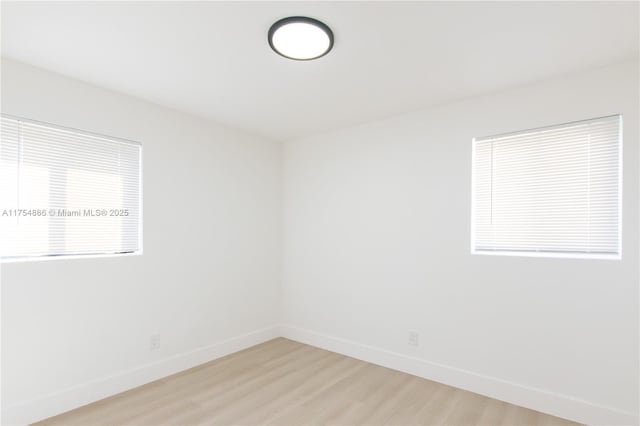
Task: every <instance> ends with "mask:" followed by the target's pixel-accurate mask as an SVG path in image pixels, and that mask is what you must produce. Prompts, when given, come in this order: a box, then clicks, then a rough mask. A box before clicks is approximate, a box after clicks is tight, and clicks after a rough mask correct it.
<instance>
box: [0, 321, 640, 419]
mask: <svg viewBox="0 0 640 426" xmlns="http://www.w3.org/2000/svg"><path fill="white" fill-rule="evenodd" d="M279 336H282V337H286V338H288V339H291V340H295V341H298V342H301V343H306V344H308V345H312V346H316V347H319V348H322V349H326V350H330V351H333V352H337V353H340V354H343V355H347V356H350V357H353V358H357V359H361V360H363V361H367V362H370V363H373V364H377V365H381V366H384V367H388V368H392V369H394V370H398V371H403V372H405V373H409V374H413V375H415V376H418V377H423V378H425V379H429V380H434V381H436V382H440V383H444V384H447V385H450V386H454V387H457V388H461V389H465V390H468V391H471V392H475V393H478V394H482V395H486V396H489V397H491V398H495V399H499V400H502V401H506V402H509V403H512V404H516V405H520V406H523V407H527V408H531V409H533V410H537V411H541V412H544V413H548V414H552V415H555V416H558V417H563V418H566V419H570V420H574V421H577V422H580V423H585V424H590V425H625V426H628V425H638V424H639V423H640V419H639V418H638V416H637V415H635V414H634V413H630V412H625V411H622V410H618V409H615V408H612V407H603V406H601V405H598V404H594V403H591V402H589V401H584V400H581V399H578V398H573V397H570V396H567V395H561V394H557V393H553V392H549V391H546V390H542V389H536V388H532V387H528V386H524V385H520V384H517V383H512V382H507V381H505V380H500V379H497V378H495V377H489V376H485V375H482V374H477V373H474V372H471V371H466V370H462V369H459V368H455V367H451V366H448V365H443V364H438V363H434V362H430V361H427V360H424V359H420V358H415V357H411V356H407V355H403V354H400V353H397V352H391V351H388V350H385V349H381V348H377V347H372V346H368V345H363V344H361V343H357V342H354V341H350V340H346V339H341V338H338V337H333V336H328V335H325V334H321V333H317V332H314V331H310V330H305V329H301V328H297V327H293V326H290V325H282V326H280V327H277V326H273V327H268V328H264V329H261V330H256V331H253V332H251V333H247V334H244V335H241V336H237V337H234V338H231V339H227V340H224V341H222V342H218V343H215V344H212V345H210V346H206V347H203V348H200V349H196V350H194V351H191V352H186V353H182V354H179V355H175V356H173V357H170V358H166V359H163V360H160V361H157V362H154V363H151V364H147V365H144V366H141V367H139V368H136V369H132V370H128V371H123V372H120V373H118V374H114V375H112V376H108V377H102V378H100V379H96V380H94V381H91V382H88V383H84V384H82V385H78V386H75V387H73V388H69V389H65V390H62V391H60V392H56V393H54V394H50V395H46V396H43V397H41V398H37V399H33V400H30V401H26V402H23V403H20V404H17V405H13V406H10V407H3V410H2V412H1V414H0V417H1V418H2V422H1V424H2V425H7V426H9V425H11V426H14V425H26V424H29V423H33V422H36V421H39V420H43V419H45V418H48V417H51V416H55V415H57V414H60V413H63V412H65V411H68V410H72V409H74V408H78V407H81V406H83V405H86V404H89V403H91V402H95V401H98V400H100V399H104V398H107V397H109V396H112V395H115V394H117V393H120V392H123V391H126V390H129V389H132V388H135V387H138V386H141V385H143V384H146V383H149V382H152V381H154V380H158V379H161V378H163V377H166V376H169V375H171V374H175V373H177V372H180V371H183V370H187V369H189V368H191V367H195V366H196V365H200V364H203V363H205V362H208V361H211V360H214V359H217V358H220V357H223V356H225V355H229V354H231V353H234V352H237V351H239V350H242V349H246V348H248V347H251V346H254V345H257V344H259V343H262V342H266V341H267V340H271V339H274V338H276V337H279Z"/></svg>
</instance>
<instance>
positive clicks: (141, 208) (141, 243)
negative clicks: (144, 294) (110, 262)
mask: <svg viewBox="0 0 640 426" xmlns="http://www.w3.org/2000/svg"><path fill="white" fill-rule="evenodd" d="M0 116H1V117H2V118H7V119H10V120H16V121H19V122H24V123H31V124H34V125H38V126H44V127H49V128H52V129H56V130H62V131H66V132H72V133H78V134H83V135H87V136H91V137H96V138H101V139H107V140H111V141H114V142H120V143H126V144H131V145H136V146H138V147H139V149H140V155H139V158H138V174H139V193H138V209H139V215H138V249H137V250H135V251H132V252H123V253H88V254H47V255H39V256H12V257H0V265H1V264H4V263H20V262H39V261H51V260H67V259H69V260H71V259H96V258H111V257H127V256H141V255H142V254H144V238H143V235H144V233H143V224H144V220H143V217H144V203H143V198H144V197H143V191H144V169H143V159H142V157H143V148H144V145H143V143H142V142H138V141H134V140H131V139H125V138H120V137H116V136H110V135H105V134H102V133H97V132H92V131H88V130H82V129H78V128H75V127H68V126H62V125H59V124H53V123H49V122H46V121H41V120H34V119H31V118H25V117H20V116H17V115H13V114H7V113H4V112H2V113H0Z"/></svg>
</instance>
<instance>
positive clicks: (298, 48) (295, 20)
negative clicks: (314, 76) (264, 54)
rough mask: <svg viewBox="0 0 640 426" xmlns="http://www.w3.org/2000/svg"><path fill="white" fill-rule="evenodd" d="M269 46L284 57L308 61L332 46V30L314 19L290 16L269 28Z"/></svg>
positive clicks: (318, 56)
mask: <svg viewBox="0 0 640 426" xmlns="http://www.w3.org/2000/svg"><path fill="white" fill-rule="evenodd" d="M269 46H271V48H272V49H273V51H274V52H276V53H277V54H278V55H281V56H284V57H285V58H289V59H294V60H296V61H310V60H312V59H318V58H320V57H322V56H324V55H326V54H327V53H329V51H330V50H331V48H332V47H333V32H332V31H331V28H329V27H328V26H326V25H325V24H324V23H322V22H320V21H318V20H316V19H313V18H307V17H306V16H291V17H289V18H284V19H281V20H279V21H278V22H276V23H275V24H273V25H272V26H271V28H269Z"/></svg>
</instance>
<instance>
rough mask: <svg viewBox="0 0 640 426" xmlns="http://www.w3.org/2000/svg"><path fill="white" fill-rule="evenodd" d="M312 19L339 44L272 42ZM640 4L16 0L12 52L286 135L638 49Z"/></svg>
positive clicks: (6, 46) (11, 7)
mask: <svg viewBox="0 0 640 426" xmlns="http://www.w3.org/2000/svg"><path fill="white" fill-rule="evenodd" d="M290 15H307V16H311V17H314V18H317V19H320V20H322V21H324V22H325V23H327V24H328V25H329V26H330V27H331V28H332V29H333V31H334V33H335V37H336V42H335V47H334V50H333V51H332V52H331V53H330V54H329V55H327V56H325V57H324V58H321V59H319V60H317V61H311V62H295V61H290V60H286V59H284V58H283V57H281V56H278V55H276V54H275V53H273V52H272V51H271V50H270V48H269V46H268V44H267V39H266V34H267V30H268V29H269V26H270V25H271V24H272V23H273V22H274V21H276V20H278V19H279V18H282V17H285V16H290ZM638 16H639V15H638V3H637V2H626V3H618V2H566V3H565V2H449V3H444V2H397V1H396V2H101V3H90V2H64V3H58V2H25V3H7V2H2V55H3V56H6V57H8V58H11V59H15V60H18V61H22V62H26V63H29V64H33V65H36V66H39V67H43V68H46V69H50V70H53V71H56V72H59V73H61V74H65V75H68V76H71V77H75V78H78V79H80V80H84V81H87V82H90V83H93V84H96V85H99V86H103V87H107V88H110V89H114V90H117V91H121V92H125V93H128V94H131V95H134V96H137V97H140V98H143V99H147V100H150V101H153V102H156V103H159V104H162V105H166V106H169V107H172V108H176V109H180V110H183V111H186V112H189V113H193V114H196V115H198V116H202V117H207V118H210V119H213V120H216V121H218V122H221V123H224V124H227V125H230V126H233V127H236V128H240V129H244V130H245V131H248V132H251V133H255V134H259V135H262V136H266V137H269V138H271V139H277V140H286V139H291V138H296V137H300V136H305V135H309V134H313V133H316V132H322V131H326V130H331V129H335V128H339V127H343V126H348V125H352V124H357V123H361V122H365V121H369V120H373V119H377V118H382V117H386V116H390V115H394V114H398V113H401V112H406V111H411V110H415V109H418V108H422V107H427V106H431V105H435V104H439V103H443V102H447V101H450V100H454V99H460V98H464V97H469V96H473V95H477V94H482V93H487V92H491V91H496V90H501V89H505V88H508V87H513V86H517V85H521V84H524V83H527V82H531V81H535V80H540V79H544V78H547V77H550V76H554V75H559V74H564V73H568V72H573V71H579V70H583V69H588V68H593V67H598V66H602V65H606V64H609V63H613V62H617V61H621V60H625V59H631V58H637V57H638V44H639V41H638V38H639V35H638Z"/></svg>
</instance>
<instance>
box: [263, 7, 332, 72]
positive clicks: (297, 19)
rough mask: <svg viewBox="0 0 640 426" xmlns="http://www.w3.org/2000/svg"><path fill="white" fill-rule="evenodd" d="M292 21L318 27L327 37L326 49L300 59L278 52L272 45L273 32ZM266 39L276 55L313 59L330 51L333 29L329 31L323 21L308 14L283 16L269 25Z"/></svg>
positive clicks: (306, 59)
mask: <svg viewBox="0 0 640 426" xmlns="http://www.w3.org/2000/svg"><path fill="white" fill-rule="evenodd" d="M293 23H304V24H310V25H313V26H315V27H318V28H320V29H321V30H322V31H323V32H324V33H325V34H326V35H327V36H328V37H329V46H328V47H327V50H325V51H324V53H323V54H322V55H318V56H314V57H313V58H305V59H300V58H292V57H291V56H287V55H285V54H283V53H282V52H280V51H279V50H278V49H276V47H275V46H274V45H273V35H274V34H275V32H276V31H278V29H280V27H282V26H284V25H287V24H293ZM268 40H269V46H271V49H272V50H273V51H274V52H276V53H277V54H278V55H280V56H282V57H285V58H287V59H291V60H294V61H313V60H314V59H318V58H322V57H323V56H325V55H326V54H327V53H329V52H331V49H333V31H331V28H329V26H328V25H327V24H325V23H324V22H320V21H318V20H317V19H313V18H309V17H308V16H289V17H287V18H283V19H280V20H279V21H276V22H275V23H274V24H273V25H271V28H269V33H268Z"/></svg>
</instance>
